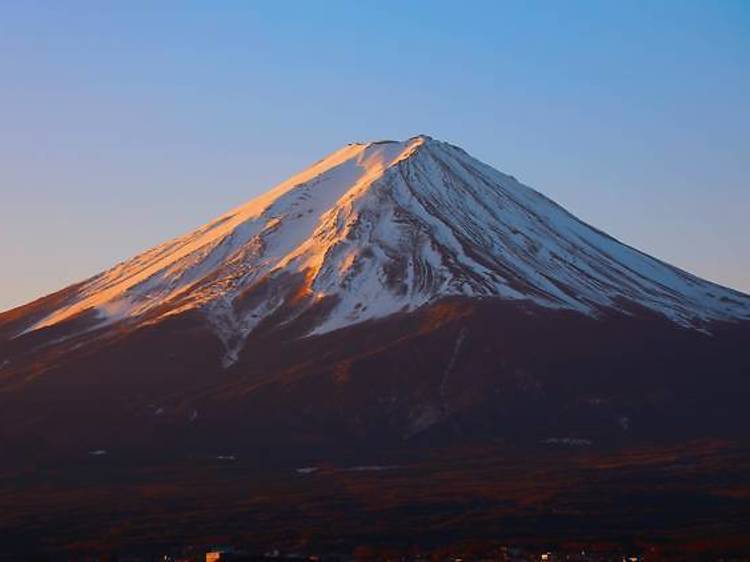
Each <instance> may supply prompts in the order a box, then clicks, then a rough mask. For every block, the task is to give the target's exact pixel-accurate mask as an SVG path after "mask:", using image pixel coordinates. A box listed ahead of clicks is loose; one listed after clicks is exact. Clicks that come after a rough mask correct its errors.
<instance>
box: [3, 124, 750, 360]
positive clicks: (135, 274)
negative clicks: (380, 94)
mask: <svg viewBox="0 0 750 562" xmlns="http://www.w3.org/2000/svg"><path fill="white" fill-rule="evenodd" d="M69 289H70V292H71V293H72V294H71V295H68V296H67V297H65V298H63V299H62V301H61V302H60V303H55V304H54V305H53V306H52V307H50V308H49V309H48V310H47V311H46V314H45V313H43V314H41V318H34V320H33V321H30V322H28V323H27V325H26V326H25V327H24V329H23V330H21V331H20V332H19V333H16V334H15V336H16V337H18V336H21V335H23V334H28V333H31V332H34V331H38V330H40V329H44V328H49V327H52V326H56V325H60V324H65V323H67V322H71V321H74V320H76V318H79V317H84V316H85V317H87V319H88V320H87V322H86V325H87V326H88V328H87V329H99V328H102V327H104V326H106V325H110V324H115V323H118V322H121V321H125V322H156V321H159V320H163V319H164V318H166V317H168V316H171V315H175V314H180V313H182V312H185V311H187V310H193V309H196V310H200V311H201V312H202V313H203V314H205V316H206V317H207V319H208V321H209V323H210V324H211V325H212V326H213V328H214V330H215V331H216V333H217V335H218V336H219V337H220V339H222V341H223V342H224V345H225V347H226V355H225V363H226V364H231V363H232V362H233V361H234V360H236V357H237V354H238V353H239V351H240V349H241V347H242V345H243V342H244V339H245V338H246V337H247V335H248V334H249V333H250V332H251V331H252V330H253V329H255V327H256V326H257V325H258V324H259V323H260V322H261V321H263V320H264V319H266V318H268V317H269V316H272V315H273V314H274V312H275V311H277V310H279V308H280V307H282V306H283V307H286V308H290V307H291V308H293V309H294V312H292V317H294V316H295V315H299V314H302V313H303V312H304V311H309V310H311V309H312V310H315V311H317V314H318V316H319V321H318V322H317V325H316V326H314V327H313V328H312V329H311V332H310V333H324V332H326V331H330V330H335V329H338V328H341V327H345V326H349V325H352V324H354V323H357V322H362V321H367V320H370V319H374V318H381V317H384V316H387V315H389V314H393V313H395V312H399V311H409V310H415V309H416V308H419V307H420V306H423V305H425V304H427V303H430V302H434V301H435V300H436V299H439V298H442V297H446V296H468V297H497V298H501V299H510V300H518V301H529V302H532V303H534V304H537V305H541V306H545V307H551V308H563V309H569V310H576V311H578V312H581V313H583V314H589V315H594V316H596V315H597V314H600V313H601V312H602V311H604V310H607V309H616V310H620V311H627V310H628V309H629V307H631V306H632V305H636V306H642V307H644V308H646V309H649V310H651V311H654V312H656V313H658V314H662V315H664V316H666V317H668V318H670V319H671V320H672V321H674V322H676V323H678V324H680V325H682V326H685V327H692V328H697V329H701V330H708V329H709V328H708V324H710V323H711V322H713V321H732V320H745V319H750V297H748V296H747V295H744V294H742V293H740V292H738V291H734V290H732V289H728V288H724V287H721V286H719V285H717V284H714V283H711V282H708V281H704V280H702V279H699V278H698V277H696V276H694V275H692V274H689V273H687V272H685V271H683V270H680V269H678V268H675V267H673V266H671V265H669V264H666V263H665V262H662V261H660V260H657V259H655V258H652V257H650V256H648V255H647V254H645V253H644V252H641V251H640V250H637V249H635V248H632V247H630V246H628V245H626V244H623V243H622V242H620V241H618V240H616V239H615V238H613V237H611V236H609V235H608V234H606V233H605V232H603V231H601V230H599V229H597V228H595V227H592V226H590V225H588V224H587V223H585V222H584V221H581V220H580V219H578V218H577V217H575V216H574V215H573V214H572V213H570V212H568V211H567V210H565V209H564V208H562V207H560V206H559V205H557V204H556V203H555V202H554V201H552V200H550V199H549V198H547V197H546V196H544V195H543V194H541V193H540V192H538V191H536V190H534V189H532V188H529V187H528V186H525V185H523V184H521V183H520V182H518V181H517V180H515V178H513V177H512V176H508V175H506V174H502V173H500V172H498V171H497V170H495V169H494V168H491V167H490V166H488V165H486V164H484V163H482V162H480V161H478V160H476V159H474V158H472V157H471V156H470V155H469V154H468V153H467V152H466V151H465V150H463V149H461V148H460V147H456V146H454V145H450V144H448V143H444V142H441V141H437V140H434V139H432V138H431V137H429V136H427V135H417V136H414V137H411V138H409V139H407V140H405V141H374V142H368V143H352V144H349V145H346V146H344V147H342V148H340V149H338V150H335V151H334V152H332V153H330V154H329V155H328V156H326V157H324V158H322V159H321V160H319V161H317V162H316V163H315V164H313V165H312V166H310V167H308V168H306V169H304V170H302V171H301V172H299V173H297V174H295V175H293V176H292V177H290V178H289V179H287V180H285V181H283V182H281V183H280V184H278V185H276V186H275V187H273V188H272V189H270V190H269V191H267V192H266V193H264V194H262V195H260V196H259V197H257V198H254V199H252V200H250V201H249V202H247V203H245V204H243V205H240V206H238V207H235V208H234V209H232V210H231V211H229V212H227V213H225V214H223V215H221V216H220V217H218V218H217V219H215V220H213V221H211V222H209V223H207V224H206V225H204V226H202V227H199V228H197V229H195V230H193V231H191V232H189V233H187V234H185V235H183V236H179V237H177V238H174V239H172V240H169V241H167V242H165V243H163V244H160V245H158V246H156V247H154V248H151V249H149V250H146V251H145V252H142V253H140V254H138V255H137V256H135V257H134V258H131V259H129V260H126V261H124V262H121V263H119V264H117V265H115V266H114V267H112V268H110V269H109V270H106V271H105V272H103V273H101V274H99V275H96V276H94V277H92V278H90V279H89V280H86V281H83V282H82V283H80V284H78V285H75V286H72V287H71V288H69ZM53 300H54V299H53ZM16 310H17V309H16ZM157 311H159V312H158V314H157ZM9 312H12V311H9ZM8 316H9V313H8V312H6V313H3V314H0V324H3V318H4V317H8ZM38 316H39V315H38Z"/></svg>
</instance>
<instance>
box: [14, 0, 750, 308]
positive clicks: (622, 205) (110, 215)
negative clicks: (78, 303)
mask: <svg viewBox="0 0 750 562" xmlns="http://www.w3.org/2000/svg"><path fill="white" fill-rule="evenodd" d="M417 133H426V134H429V135H431V136H433V137H436V138H439V139H443V140H447V141H449V142H452V143H454V144H458V145H460V146H462V147H463V148H465V149H466V150H467V151H468V152H469V153H471V154H473V155H474V156H476V157H478V158H480V159H482V160H484V161H486V162H488V163H490V164H492V165H494V166H495V167H497V168H499V169H500V170H502V171H504V172H506V173H510V174H513V175H515V176H516V177H517V178H519V179H520V180H521V181H523V182H524V183H527V184H529V185H531V186H533V187H535V188H537V189H539V190H540V191H542V192H544V193H545V194H547V195H548V196H550V197H551V198H553V199H555V200H556V201H558V202H559V203H561V204H562V205H564V206H565V207H567V208H568V209H569V210H571V211H572V212H574V213H575V214H577V215H578V216H579V217H581V218H583V219H584V220H586V221H588V222H590V223H592V224H593V225H595V226H597V227H600V228H602V229H603V230H606V231H607V232H609V233H610V234H612V235H614V236H615V237H617V238H619V239H621V240H623V241H625V242H627V243H629V244H631V245H634V246H636V247H637V248H639V249H642V250H644V251H646V252H648V253H650V254H652V255H654V256H656V257H659V258H662V259H665V260H667V261H669V262H671V263H674V264H675V265H678V266H680V267H683V268H685V269H687V270H689V271H692V272H694V273H697V274H699V275H701V276H703V277H706V278H708V279H711V280H714V281H717V282H720V283H722V284H725V285H728V286H731V287H734V288H737V289H741V290H744V291H745V292H750V244H748V241H750V2H748V1H747V0H739V1H736V2H730V1H700V2H690V1H684V0H680V1H674V2H668V1H652V2H636V1H628V2H609V1H604V2H602V1H597V2H557V1H550V2H495V1H493V2H456V1H451V2H438V1H429V2H427V1H424V2H416V1H414V2H385V1H380V0H379V1H378V2H367V3H364V2H351V1H349V2H333V1H321V2H301V1H300V2H283V1H269V2H245V1H242V2H240V1H238V2H220V1H211V2H185V1H180V2H177V1H175V2H167V1H160V2H152V1H144V2H138V1H129V2H120V3H117V2H97V1H91V2H75V1H66V2H59V1H50V2H32V1H27V2H3V3H2V4H0V264H1V267H2V276H0V284H1V287H2V290H1V291H0V310H2V309H7V308H10V307H13V306H15V305H18V304H22V303H24V302H26V301H28V300H31V299H33V298H35V297H37V296H40V295H42V294H45V293H48V292H51V291H53V290H55V289H58V288H61V287H63V286H65V285H67V284H69V283H72V282H74V281H78V280H81V279H83V278H85V277H88V276H90V275H92V274H94V273H97V272H98V271H100V270H102V269H104V268H106V267H108V266H110V265H112V264H114V263H115V262H117V261H120V260H122V259H124V258H126V257H129V256H131V255H133V254H135V253H137V252H139V251H141V250H144V249H146V248H148V247H150V246H153V245H155V244H157V243H159V242H162V241H164V240H166V239H167V238H171V237H174V236H176V235H178V234H182V233H183V232H185V231H187V230H190V229H192V228H193V227H196V226H199V225H201V224H203V223H205V222H207V221H208V220H210V219H212V218H214V217H215V216H217V215H218V214H220V213H222V212H224V211H226V210H228V209H229V208H231V207H233V206H235V205H237V204H239V203H242V202H244V201H245V200H248V199H250V198H252V197H254V196H255V195H257V194H259V193H261V192H263V191H265V190H266V189H267V188H268V187H270V186H271V185H273V184H274V183H276V182H278V181H280V180H282V179H284V178H286V177H287V176H289V175H291V174H292V173H293V172H296V171H298V170H300V169H301V168H304V167H306V166H308V165H309V164H311V163H312V162H313V161H315V160H317V159H318V158H320V157H322V156H323V155H325V154H326V153H328V152H330V151H332V150H334V149H336V148H338V147H339V146H340V145H343V144H346V143H347V142H351V141H358V140H371V139H382V138H396V139H400V138H406V137H409V136H412V135H414V134H417Z"/></svg>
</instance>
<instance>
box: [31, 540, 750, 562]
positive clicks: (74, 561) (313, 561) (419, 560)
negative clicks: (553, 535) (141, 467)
mask: <svg viewBox="0 0 750 562" xmlns="http://www.w3.org/2000/svg"><path fill="white" fill-rule="evenodd" d="M29 560H30V561H31V562H58V561H59V562H563V561H565V562H568V561H569V562H662V561H678V560H679V561H685V562H692V561H695V562H699V561H700V562H750V555H748V554H743V553H727V554H722V555H715V554H707V553H705V552H694V553H689V552H680V551H678V550H676V549H674V548H670V547H663V546H661V547H660V546H656V545H641V546H639V547H624V546H617V545H612V544H588V545H586V544H570V545H563V546H558V547H554V548H552V547H549V548H543V547H539V546H535V547H532V546H511V545H496V546H491V547H488V546H487V545H483V546H481V547H478V546H476V545H473V544H470V545H465V546H458V547H455V546H453V547H441V548H433V549H430V550H421V549H419V548H417V547H412V548H408V549H400V548H395V547H374V546H357V547H354V548H353V549H352V550H351V551H348V550H346V549H342V552H331V553H327V554H310V553H304V552H301V551H294V550H292V551H288V552H284V551H282V550H280V549H271V550H269V551H266V552H257V551H254V550H253V549H252V548H245V547H240V546H231V545H213V546H202V547H199V546H193V545H190V546H183V547H175V548H171V549H170V548H165V549H162V550H161V551H159V552H156V551H153V552H145V551H143V552H140V553H136V552H131V553H115V552H113V553H99V554H91V555H86V554H70V555H67V556H66V555H60V556H51V557H47V556H44V555H40V556H32V557H31V558H29Z"/></svg>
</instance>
